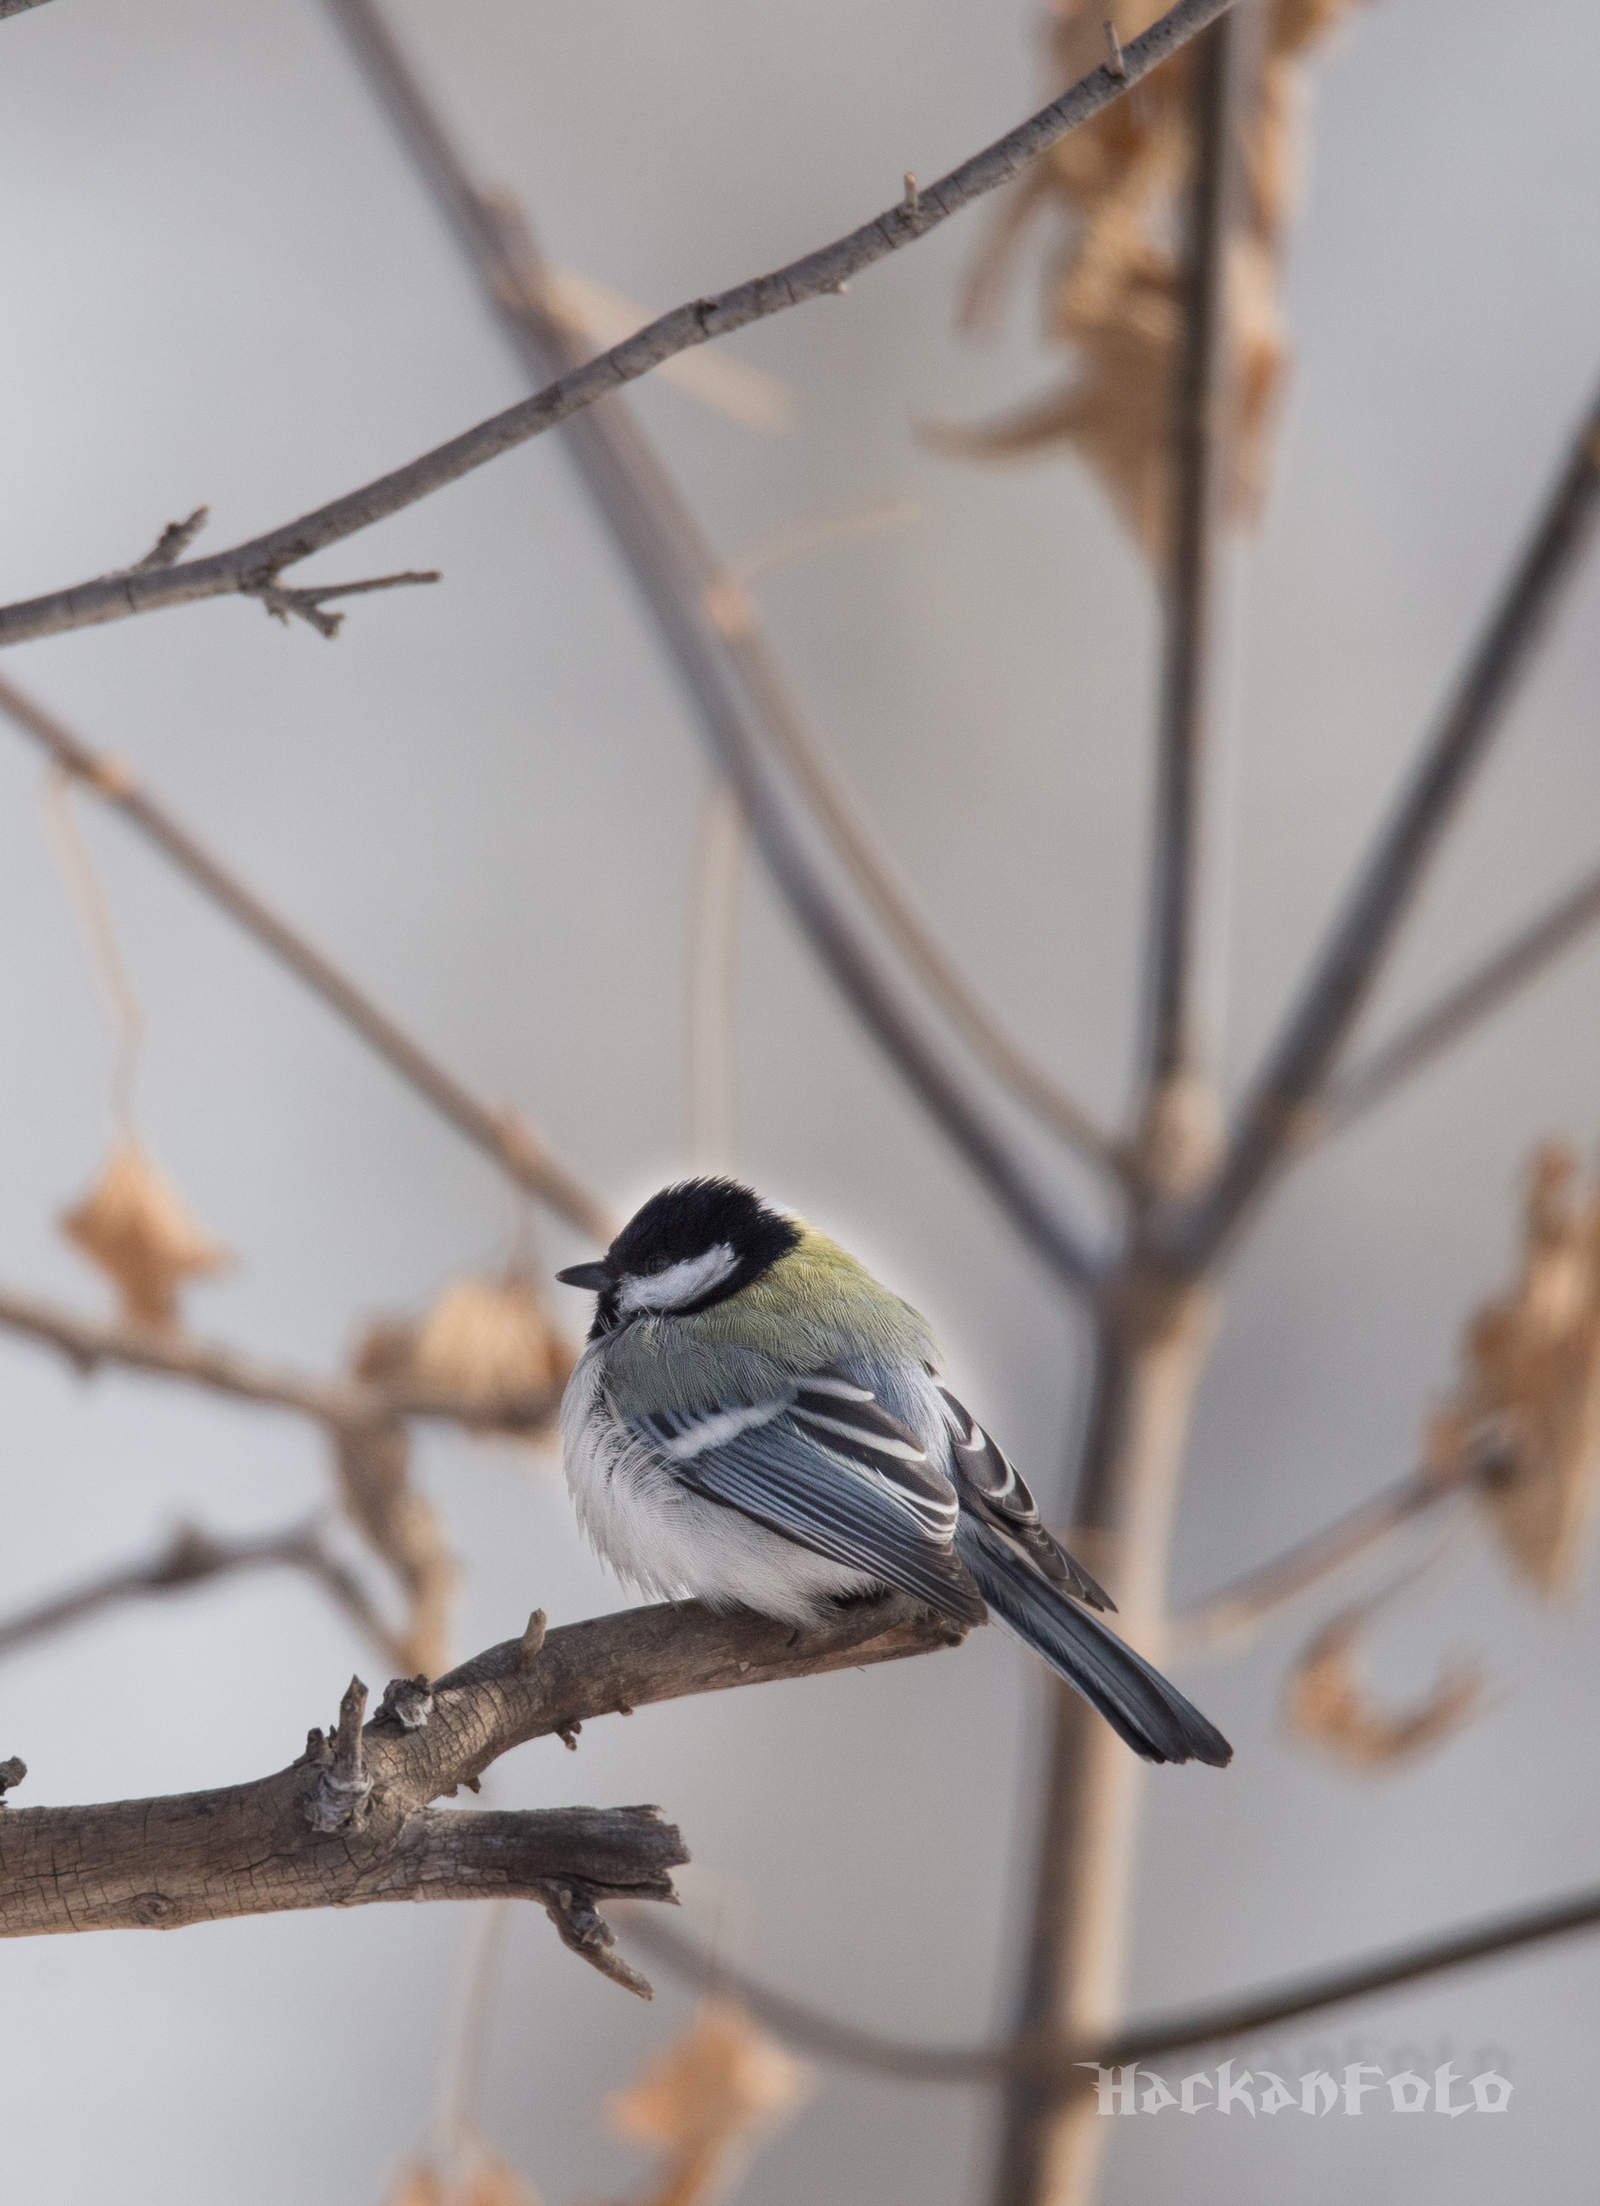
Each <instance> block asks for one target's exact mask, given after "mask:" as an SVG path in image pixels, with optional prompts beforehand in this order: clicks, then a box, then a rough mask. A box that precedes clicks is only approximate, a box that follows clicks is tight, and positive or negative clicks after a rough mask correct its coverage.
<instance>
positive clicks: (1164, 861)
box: [1108, 15, 1239, 1087]
mask: <svg viewBox="0 0 1600 2206" xmlns="http://www.w3.org/2000/svg"><path fill="white" fill-rule="evenodd" d="M1238 24H1239V17H1238V16H1237V15H1235V16H1231V17H1228V18H1226V19H1224V21H1222V22H1221V23H1219V24H1217V25H1216V27H1215V28H1214V29H1213V30H1211V31H1209V32H1208V33H1207V34H1206V36H1205V37H1204V38H1203V39H1202V40H1201V41H1200V43H1199V45H1198V46H1197V47H1196V48H1195V79H1196V81H1195V95H1194V97H1195V112H1196V127H1195V132H1194V139H1195V156H1194V159H1195V173H1194V177H1193V180H1192V182H1191V185H1190V188H1189V191H1188V194H1187V206H1188V222H1187V227H1188V239H1187V244H1186V249H1185V255H1184V272H1183V294H1184V297H1183V309H1184V311H1183V323H1182V327H1183V342H1182V345H1181V348H1180V350H1179V355H1178V362H1177V372H1176V374H1175V376H1174V378H1173V393H1172V412H1173V433H1172V469H1171V474H1172V487H1171V492H1170V496H1169V499H1168V514H1169V519H1168V531H1167V533H1168V544H1167V547H1166V560H1165V572H1164V574H1163V576H1162V582H1163V590H1164V603H1165V616H1166V631H1165V635H1166V641H1165V656H1164V663H1163V669H1162V698H1161V731H1160V740H1159V742H1158V744H1157V749H1156V826H1155V847H1154V852H1153V859H1152V869H1151V884H1150V943H1149V991H1150V1000H1149V1010H1148V1020H1149V1033H1148V1039H1147V1042H1146V1077H1147V1079H1148V1080H1149V1082H1150V1083H1151V1085H1152V1086H1155V1087H1159V1086H1160V1085H1161V1084H1163V1083H1165V1082H1167V1081H1170V1080H1173V1079H1175V1078H1177V1077H1178V1076H1179V1075H1180V1074H1182V1073H1184V1072H1186V1071H1188V1070H1190V1069H1191V1067H1192V1066H1193V1063H1194V1053H1195V1035H1194V1031H1193V1027H1194V1003H1193V994H1194V982H1195V938H1196V934H1197V931H1198V925H1199V911H1198V902H1199V878H1198V877H1199V866H1200V838H1201V792H1202V786H1203V781H1204V775H1205V767H1206V759H1207V753H1208V750H1209V748H1210V746H1209V743H1208V734H1209V723H1210V721H1211V718H1212V713H1213V707H1214V702H1215V700H1214V691H1215V688H1216V676H1215V667H1214V664H1213V661H1214V652H1215V641H1216V636H1217V632H1218V628H1219V624H1220V606H1219V603H1218V593H1219V589H1220V583H1221V574H1220V569H1221V562H1222V544H1221V541H1220V537H1221V527H1222V519H1223V511H1224V502H1225V499H1226V495H1227V482H1228V474H1229V469H1230V446H1231V438H1230V436H1229V428H1230V417H1231V412H1232V393H1231V385H1230V368H1231V361H1232V349H1231V346H1230V344H1229V313H1228V292H1227V275H1228V262H1229V235H1230V231H1231V229H1232V227H1233V222H1234V215H1235V203H1236V199H1237V170H1238V158H1237V131H1236V127H1235V122H1234V113H1235V107H1236V104H1237V102H1236V97H1235V94H1236V83H1235V80H1236V78H1237V76H1238V74H1239V70H1238V64H1237V60H1236V56H1235V47H1236V44H1237V40H1236V38H1235V37H1234V35H1233V34H1234V33H1236V32H1237V30H1238ZM1108 28H1110V26H1109V25H1108ZM1114 37H1115V33H1114V32H1113V38H1114ZM1109 65H1110V64H1108V66H1109Z"/></svg>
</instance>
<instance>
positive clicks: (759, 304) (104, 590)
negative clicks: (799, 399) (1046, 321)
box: [0, 0, 1231, 644]
mask: <svg viewBox="0 0 1600 2206" xmlns="http://www.w3.org/2000/svg"><path fill="white" fill-rule="evenodd" d="M1230 5H1231V0H1178V4H1177V6H1176V7H1173V8H1171V9H1169V10H1168V12H1167V13H1166V14H1165V15H1164V16H1162V17H1161V19H1160V20H1159V22H1157V23H1155V24H1153V25H1152V26H1151V28H1150V29H1149V30H1148V31H1146V32H1145V34H1144V35H1143V37H1142V38H1137V39H1135V40H1133V42H1132V43H1131V44H1130V45H1128V46H1127V47H1125V48H1124V49H1123V57H1122V58H1123V66H1124V74H1123V75H1122V76H1121V77H1115V76H1113V75H1112V74H1111V71H1110V70H1109V69H1108V68H1099V69H1096V70H1094V71H1092V72H1091V74H1090V75H1088V76H1087V77H1085V78H1083V79H1082V81H1081V82H1080V83H1078V84H1075V85H1073V86H1071V87H1070V88H1069V89H1068V90H1067V91H1066V92H1064V93H1062V95H1061V97H1060V98H1059V99H1056V100H1052V101H1051V103H1050V105H1049V106H1048V107H1046V108H1043V109H1041V110H1040V112H1039V113H1038V114H1037V115H1033V116H1031V117H1030V118H1029V119H1028V121H1026V122H1025V123H1022V124H1019V125H1018V127H1017V128H1016V129H1015V130H1010V131H1007V133H1006V134H1005V136H1004V137H1003V138H999V139H997V140H996V141H995V143H994V144H993V145H991V146H988V147H986V148H985V149H984V150H983V151H982V152H981V153H977V154H974V155H973V156H972V157H971V159H969V160H966V161H963V162H962V163H961V165H960V166H959V167H958V168H955V169H953V170H952V171H951V172H950V174H949V175H948V176H946V177H943V178H941V179H940V181H939V182H938V183H936V184H932V185H930V186H928V187H927V188H926V189H924V190H922V191H921V192H919V194H918V195H917V197H916V199H915V200H914V201H912V200H910V199H909V198H907V199H906V200H902V201H900V202H898V203H897V204H896V205H894V206H892V207H890V208H888V209H886V210H885V212H884V213H882V214H880V215H878V216H876V217H875V218H874V219H873V220H872V221H871V222H867V223H863V224H862V226H861V227H860V228H859V229H857V230H852V231H851V232H850V234H849V235H848V236H846V237H842V238H839V239H836V240H835V241H834V243H833V244H831V245H825V246H823V247H821V248H820V249H819V250H818V251H816V252H813V253H807V254H806V255H804V256H803V257H802V258H801V259H799V260H796V261H791V262H790V263H789V264H788V265H787V266H786V267H783V268H779V269H776V270H774V272H773V273H772V274H770V275H766V276H758V277H755V278H754V279H753V280H752V281H750V282H748V283H742V284H737V285H735V286H734V288H733V289H732V290H730V291H724V292H722V293H720V294H719V295H718V296H717V297H715V298H702V299H694V300H691V301H690V302H689V303H688V304H687V305H685V306H680V307H676V308H674V309H673V311H672V312H671V313H668V314H663V315H661V316H660V317H659V318H658V319H657V320H656V321H654V322H651V323H649V324H648V325H647V327H645V328H644V329H642V330H640V331H639V332H638V333H637V334H636V335H635V336H633V337H630V338H628V339H627V340H626V341H625V342H624V343H622V344H620V345H615V346H613V347H612V349H611V350H610V351H609V352H604V353H600V354H598V355H597V356H596V358H594V359H593V360H591V361H588V362H587V363H586V364H585V365H584V366H583V367H581V368H577V369H575V370H574V371H573V372H572V373H570V374H567V375H563V376H559V377H557V379H556V380H555V381H554V382H553V383H551V384H549V385H548V386H547V387H546V388H545V389H544V390H542V391H540V392H538V393H536V394H535V395H534V396H533V397H532V398H526V399H523V400H521V401H520V402H519V403H518V404H517V405H515V406H508V407H507V408H506V409H505V411H504V412H503V413H499V414H495V415H493V416H491V418H490V419H489V420H487V421H483V422H479V423H478V424H477V425H476V427H474V428H471V429H468V430H466V431H464V432H463V434H462V435H460V436H457V437H452V438H451V439H450V441H449V442H448V443H446V444H441V445H439V446H437V447H436V448H435V449H434V450H433V451H431V452H425V453H423V455H422V456H421V458H420V459H415V460H412V461H411V462H410V463H409V464H408V465H407V466H405V467H400V468H396V469H395V470H394V472H393V473H392V474H388V475H383V476H380V477H379V478H378V479H377V480H376V481H375V482H370V483H366V484H363V485H362V487H361V488H360V489H359V490H353V491H350V492H348V493H347V494H346V495H345V496H344V497H342V498H336V499H334V500H333V501H332V503H331V504H329V505H325V506H319V507H318V508H317V510H316V511H315V512H313V513H307V514H302V515H301V516H300V518H299V519H298V520H295V521H290V522H287V523H285V524H284V525H283V526H282V527H281V528H276V529H271V530H269V531H268V532H267V534H266V535H264V536H257V537H252V538H251V539H250V540H249V542H247V543H244V544H236V545H234V546H233V548H232V549H231V550H229V551H225V552H219V553H216V554H214V555H213V556H212V557H211V558H209V559H194V560H187V561H183V562H181V563H180V564H178V565H176V566H172V567H167V568H164V569H162V570H161V571H159V572H154V573H149V572H147V573H141V574H125V575H116V576H110V575H108V576H102V577H99V578H97V579H95V580H93V581H90V582H83V583H78V584H76V585H74V586H73V587H71V588H69V589H65V590H55V591H52V592H51V593H50V594H49V595H48V596H45V597H39V598H33V599H30V600H28V601H27V602H26V603H22V604H17V605H10V606H6V607H3V608H0V644H10V643H22V642H24V641H26V640H27V639H28V638H30V637H33V636H53V635H59V634H60V633H61V632H62V631H63V630H65V629H71V628H87V627H93V626H96V625H98V624H100V623H103V622H106V621H114V620H126V619H128V618H129V617H130V615H132V614H135V613H147V612H154V611H156V610H157V609H158V608H160V607H163V606H169V605H186V604H192V603H194V602H195V601H196V600H198V599H201V598H210V597H222V596H226V595H229V594H231V593H235V592H238V591H256V590H259V589H260V587H261V585H262V584H263V583H269V582H273V581H275V580H276V578H277V576H278V575H279V574H281V573H282V571H283V570H284V568H286V567H292V566H295V565H297V564H298V563H299V561H301V560H302V559H308V558H309V557H310V556H311V554H312V553H313V552H317V551H321V550H324V549H325V548H326V547H327V546H328V545H329V544H337V543H340V542H342V541H343V540H344V539H345V538H346V537H350V536H354V535H356V534H357V533H358V532H359V531H360V530H362V529H365V528H370V527H371V526H372V525H373V524H374V522H377V521H382V520H385V519H387V518H388V516H389V515H390V514H393V513H399V512H402V511H403V510H404V509H405V507H407V506H409V505H415V504H416V502H417V501H418V499H420V498H426V497H428V496H429V495H430V494H431V493H432V492H434V491H436V490H442V489H443V488H444V487H445V486H446V484H448V483H453V482H459V481H460V480H461V478H462V477H463V476H464V475H469V474H471V473H472V472H473V470H474V469H475V468H479V467H482V466H484V465H486V464H487V462H488V461H490V460H493V459H498V458H499V457H500V455H501V454H502V453H505V452H509V451H513V450H514V449H515V448H516V447H517V446H518V445H520V444H525V443H526V442H527V441H528V440H529V438H530V437H536V436H539V435H542V434H543V432H544V431H545V430H547V429H553V428H555V427H556V426H557V424H558V423H560V422H562V421H566V420H568V419H570V417H571V416H572V415H573V414H575V413H577V412H578V411H580V409H582V408H583V407H585V406H591V405H593V403H594V402H595V400H596V399H598V398H604V397H605V396H606V394H607V393H608V392H610V391H615V390H620V389H621V388H622V387H623V385H625V384H627V383H631V382H634V381H635V380H636V379H637V378H638V377H639V376H641V375H647V374H648V373H649V371H650V370H651V369H652V368H654V367H658V366H659V365H660V363H661V362H662V361H663V360H667V359H670V358H671V357H672V356H673V354H674V353H679V352H687V351H688V350H689V349H690V348H691V347H692V346H694V345H702V344H705V343H706V342H707V341H708V340H710V339H712V338H715V337H725V336H727V335H729V334H730V333H731V332H732V331H734V330H736V329H744V328H746V327H747V326H748V325H749V324H750V323H751V322H757V321H761V320H763V319H765V318H766V317H767V316H768V315H772V314H781V313H783V312H784V311H785V310H786V309H787V308H789V307H793V306H799V305H801V304H802V303H803V302H804V301H805V300H807V299H816V298H822V297H825V296H826V295H828V294H829V293H832V292H839V291H842V290H843V289H844V287H845V285H846V283H847V281H848V279H849V278H850V277H851V276H854V275H857V274H859V273H860V272H861V270H863V269H865V268H870V267H871V266H872V265H873V263H874V262H875V261H880V260H883V259H885V258H886V257H887V256H888V255H889V254H890V253H895V252H898V251H899V250H900V249H901V248H902V247H903V246H906V245H911V244H914V243H915V242H916V240H917V239H919V238H922V237H926V236H927V234H928V232H929V231H930V230H934V229H937V228H938V226H939V225H940V223H942V222H945V221H947V220H948V219H949V217H950V216H951V215H953V214H957V213H959V212H960V210H961V209H962V208H963V207H966V206H970V205H971V203H972V202H973V201H974V200H975V199H979V198H981V197H983V195H984V194H985V193H986V192H991V191H995V190H997V189H998V188H999V187H1000V186H1001V185H1002V184H1006V183H1009V182H1010V181H1011V179H1012V178H1013V177H1014V176H1016V175H1017V174H1019V172H1020V171H1021V170H1022V169H1024V168H1025V167H1026V166H1027V165H1028V163H1029V162H1030V161H1032V160H1034V159H1035V158H1036V157H1037V156H1038V155H1039V154H1041V153H1043V152H1045V151H1046V150H1047V149H1048V148H1049V147H1050V146H1052V145H1054V144H1055V143H1056V142H1057V141H1058V140H1059V139H1061V138H1063V137H1065V136H1066V134H1067V133H1068V131H1070V130H1075V129H1076V128H1077V127H1078V126H1079V124H1081V123H1084V122H1087V121H1088V119H1089V117H1090V116H1091V115H1096V114H1098V113H1099V112H1100V110H1101V109H1102V108H1103V107H1107V106H1109V105H1110V104H1111V102H1112V101H1113V100H1115V99H1119V98H1121V96H1122V95H1123V94H1124V93H1125V92H1126V91H1127V90H1128V89H1129V88H1130V86H1132V85H1134V84H1136V83H1138V82H1139V81H1140V80H1141V79H1142V78H1143V77H1145V76H1148V75H1149V73H1150V71H1151V70H1152V69H1155V68H1158V67H1159V66H1160V64H1161V63H1162V62H1163V61H1165V60H1166V59H1167V57H1168V55H1170V54H1172V53H1175V52H1176V51H1177V49H1178V48H1179V47H1180V46H1182V45H1184V44H1185V43H1186V42H1187V41H1188V40H1189V39H1190V38H1192V37H1194V36H1195V34H1196V33H1197V32H1199V31H1202V30H1204V29H1205V27H1206V25H1207V24H1208V23H1212V22H1214V21H1215V20H1216V19H1217V17H1218V16H1220V15H1222V14H1224V13H1225V12H1226V11H1227V9H1228V7H1229V6H1230Z"/></svg>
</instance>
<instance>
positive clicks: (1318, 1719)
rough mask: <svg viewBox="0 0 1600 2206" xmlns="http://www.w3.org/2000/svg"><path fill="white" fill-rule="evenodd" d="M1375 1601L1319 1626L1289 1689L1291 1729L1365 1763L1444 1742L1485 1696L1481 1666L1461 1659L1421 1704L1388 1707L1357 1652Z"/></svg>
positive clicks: (1396, 1758) (1406, 1756)
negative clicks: (1368, 1680) (1365, 1675)
mask: <svg viewBox="0 0 1600 2206" xmlns="http://www.w3.org/2000/svg"><path fill="white" fill-rule="evenodd" d="M1374 1606H1375V1604H1374V1603H1373V1602H1371V1601H1364V1602H1362V1603H1361V1604H1360V1605H1359V1606H1358V1607H1356V1608H1352V1609H1347V1610H1346V1611H1345V1612H1344V1613H1343V1614H1342V1615H1340V1616H1336V1617H1335V1618H1334V1620H1333V1622H1332V1623H1331V1624H1329V1625H1327V1626H1325V1627H1324V1629H1323V1630H1322V1631H1320V1632H1318V1634H1317V1636H1316V1638H1315V1639H1313V1640H1312V1642H1311V1644H1310V1646H1309V1647H1307V1649H1306V1651H1305V1653H1304V1654H1303V1655H1302V1656H1301V1657H1300V1659H1299V1661H1298V1662H1297V1663H1296V1664H1295V1666H1294V1668H1293V1669H1292V1670H1291V1671H1290V1673H1289V1682H1288V1685H1287V1687H1286V1688H1285V1692H1284V1713H1285V1715H1286V1716H1287V1718H1288V1722H1289V1728H1290V1730H1291V1731H1293V1732H1295V1733H1297V1734H1298V1736H1299V1737H1301V1738H1303V1739H1309V1740H1311V1741H1312V1742H1313V1743H1314V1744H1315V1745H1317V1746H1319V1747H1321V1748H1322V1749H1323V1750H1324V1752H1326V1753H1328V1754H1331V1755H1332V1756H1333V1757H1334V1759H1335V1760H1336V1761H1340V1762H1344V1763H1347V1764H1349V1765H1351V1766H1353V1767H1355V1768H1357V1769H1383V1768H1392V1767H1393V1766H1394V1765H1395V1764H1396V1763H1398V1762H1405V1761H1411V1760H1413V1759H1414V1758H1415V1757H1416V1756H1417V1755H1419V1754H1423V1753H1426V1752H1428V1751H1429V1750H1430V1749H1432V1748H1434V1747H1437V1746H1441V1745H1442V1744H1443V1743H1444V1741H1445V1740H1446V1739H1448V1738H1449V1737H1450V1736H1451V1734H1452V1733H1453V1732H1456V1731H1459V1730H1460V1729H1461V1728H1462V1727H1463V1725H1465V1724H1467V1723H1469V1722H1470V1721H1471V1720H1472V1718H1473V1716H1474V1715H1476V1714H1477V1712H1478V1709H1479V1706H1480V1704H1481V1702H1482V1698H1483V1679H1482V1676H1481V1674H1480V1672H1479V1671H1478V1670H1477V1669H1475V1668H1473V1667H1471V1666H1469V1665H1467V1664H1456V1665H1454V1666H1452V1667H1447V1668H1445V1669H1443V1670H1441V1671H1440V1673H1439V1676H1438V1678H1437V1679H1436V1680H1435V1683H1434V1687H1433V1690H1432V1692H1431V1693H1430V1694H1429V1695H1428V1697H1427V1699H1426V1700H1425V1701H1422V1702H1421V1703H1420V1704H1419V1705H1418V1706H1416V1707H1413V1708H1403V1709H1388V1708H1384V1707H1382V1706H1381V1705H1380V1704H1379V1702H1378V1701H1377V1700H1376V1699H1375V1698H1374V1696H1373V1694H1372V1692H1371V1689H1370V1688H1369V1687H1368V1686H1367V1685H1366V1683H1365V1682H1364V1680H1363V1679H1362V1677H1361V1675H1360V1672H1359V1668H1358V1665H1357V1660H1356V1656H1357V1642H1358V1641H1359V1639H1360V1636H1361V1633H1362V1632H1363V1631H1364V1630H1365V1629H1366V1627H1367V1625H1368V1624H1369V1623H1370V1621H1371V1618H1372V1612H1373V1608H1374Z"/></svg>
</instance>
